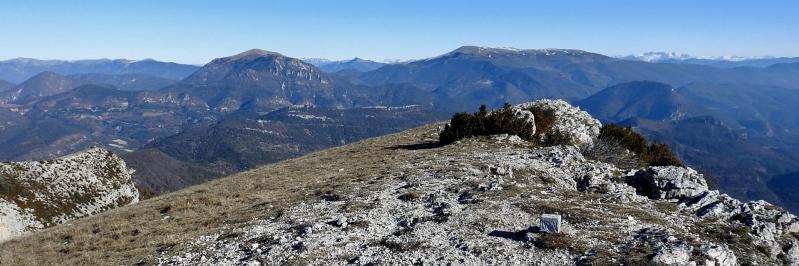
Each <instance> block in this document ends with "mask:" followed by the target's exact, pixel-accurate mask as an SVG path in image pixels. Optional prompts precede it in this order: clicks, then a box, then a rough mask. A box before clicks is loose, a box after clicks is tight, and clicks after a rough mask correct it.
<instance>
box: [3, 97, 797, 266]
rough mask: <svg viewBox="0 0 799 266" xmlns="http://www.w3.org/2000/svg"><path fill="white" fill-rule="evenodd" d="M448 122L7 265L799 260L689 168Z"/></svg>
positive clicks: (786, 233) (772, 221)
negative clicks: (597, 155)
mask: <svg viewBox="0 0 799 266" xmlns="http://www.w3.org/2000/svg"><path fill="white" fill-rule="evenodd" d="M557 113H561V114H570V113H574V112H557ZM558 119H561V118H558ZM562 119H568V118H562ZM439 127H440V125H430V126H426V127H422V128H418V129H414V130H409V131H405V132H402V133H398V134H393V135H388V136H384V137H378V138H372V139H368V140H364V141H361V142H357V143H354V144H350V145H347V146H343V147H339V148H334V149H329V150H325V151H321V152H317V153H313V154H310V155H306V156H303V157H300V158H297V159H292V160H288V161H284V162H280V163H276V164H273V165H270V166H266V167H262V168H259V169H256V170H253V171H248V172H244V173H240V174H237V175H234V176H231V177H227V178H223V179H219V180H215V181H211V182H209V183H206V184H203V185H199V186H195V187H191V188H188V189H186V190H182V191H178V192H176V193H170V194H166V195H163V196H160V197H156V198H153V199H150V200H145V201H142V202H140V203H139V204H135V205H131V206H127V207H123V208H120V209H116V210H113V211H110V212H106V213H103V214H99V215H96V216H92V217H89V218H86V219H81V220H77V221H74V222H72V223H71V225H70V226H58V227H54V228H52V229H50V230H46V231H43V232H40V233H37V234H35V235H32V236H30V237H27V238H24V239H17V240H12V241H9V242H6V243H3V244H1V245H0V260H1V261H3V262H8V263H12V264H50V263H55V262H58V263H67V264H71V263H84V264H85V263H89V264H134V263H139V264H142V263H144V264H157V263H163V264H180V265H184V264H185V265H188V264H226V263H230V264H245V263H256V262H258V261H260V263H267V264H291V263H296V264H344V263H353V264H368V263H386V264H392V263H414V262H419V263H431V264H435V263H448V262H451V263H454V264H457V263H462V264H475V263H481V264H489V263H494V264H504V263H512V262H522V263H525V264H546V265H563V264H567V265H568V264H599V265H604V264H614V263H626V264H635V265H638V264H645V263H664V264H689V263H690V262H691V261H693V262H697V261H699V262H703V261H704V262H714V263H715V265H737V264H739V263H740V264H747V263H752V264H778V263H796V262H797V259H799V257H797V256H794V255H793V254H797V253H796V252H799V245H798V244H797V243H799V242H798V241H797V239H796V237H795V236H794V234H792V233H794V232H799V224H798V222H797V218H796V217H795V216H793V215H791V214H789V213H786V212H784V211H782V210H780V209H779V208H776V207H774V206H772V205H770V204H768V203H765V202H762V201H757V202H741V201H738V200H736V199H733V198H730V197H729V196H726V195H724V194H720V193H718V192H717V191H708V190H707V185H706V183H705V181H704V179H703V178H702V176H701V175H699V174H697V173H696V172H695V171H693V170H691V169H688V168H680V167H651V168H644V169H633V170H632V171H624V170H622V169H617V168H615V167H614V166H612V165H610V164H607V163H603V162H597V161H591V160H587V159H585V158H584V157H583V156H582V155H581V154H580V153H579V151H578V150H577V148H576V147H573V146H568V145H566V146H552V147H539V146H535V145H532V144H530V143H526V142H523V141H519V140H518V139H516V140H514V139H513V138H509V137H508V136H498V137H490V138H473V139H467V140H463V141H460V142H457V143H455V144H451V145H447V146H438V145H435V140H436V138H437V132H438V128H439ZM575 134H576V133H575ZM647 182H649V183H647ZM542 213H556V214H560V215H561V216H562V219H563V221H562V233H561V234H546V233H542V232H541V231H540V229H541V227H540V226H541V224H539V222H538V216H539V215H540V214H542ZM65 239H68V241H64V240H65ZM110 252H114V253H113V254H114V256H106V255H107V254H110ZM30 253H35V254H38V255H39V256H27V254H30Z"/></svg>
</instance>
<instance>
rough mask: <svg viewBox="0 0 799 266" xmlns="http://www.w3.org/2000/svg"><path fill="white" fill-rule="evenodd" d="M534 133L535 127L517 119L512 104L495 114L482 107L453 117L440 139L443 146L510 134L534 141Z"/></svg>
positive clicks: (524, 119)
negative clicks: (480, 137)
mask: <svg viewBox="0 0 799 266" xmlns="http://www.w3.org/2000/svg"><path fill="white" fill-rule="evenodd" d="M534 133H535V128H534V127H533V125H532V124H529V123H527V119H526V118H522V117H517V116H516V112H515V110H513V108H512V107H511V105H510V104H505V106H504V107H502V109H499V110H497V111H493V112H488V111H487V110H486V106H485V105H482V106H480V110H479V111H478V112H476V113H473V114H469V113H456V114H455V115H453V116H452V120H451V121H450V123H449V124H447V125H446V126H445V127H444V130H443V131H441V134H439V138H438V139H439V141H440V142H441V143H442V144H450V143H453V142H455V141H458V140H461V139H464V138H468V137H474V136H488V135H495V134H509V135H517V136H519V137H521V138H522V139H525V140H532V136H533V135H534Z"/></svg>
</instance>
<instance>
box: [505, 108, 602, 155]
mask: <svg viewBox="0 0 799 266" xmlns="http://www.w3.org/2000/svg"><path fill="white" fill-rule="evenodd" d="M514 107H515V108H518V109H522V110H527V109H531V108H537V109H542V110H551V111H552V112H553V113H554V114H555V122H554V124H553V125H552V128H551V129H550V131H553V132H554V131H558V132H560V133H562V134H566V135H567V136H569V138H571V140H572V141H573V142H574V143H575V144H576V145H589V146H590V145H592V144H593V143H594V139H596V138H597V137H598V136H599V129H600V128H601V127H602V123H600V122H599V120H596V119H594V118H593V117H591V115H590V114H588V113H587V112H585V111H582V110H580V108H579V107H574V106H572V105H571V104H569V103H567V102H566V101H564V100H550V99H544V100H538V101H534V102H528V103H522V104H519V105H516V106H514ZM542 133H543V134H541V136H542V137H544V138H546V137H547V134H550V133H552V132H542Z"/></svg>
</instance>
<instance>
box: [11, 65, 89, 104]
mask: <svg viewBox="0 0 799 266" xmlns="http://www.w3.org/2000/svg"><path fill="white" fill-rule="evenodd" d="M85 83H86V82H84V81H79V80H74V79H71V78H67V77H64V76H62V75H59V74H56V73H54V72H49V71H46V72H42V73H39V74H37V75H36V76H33V77H32V78H30V79H28V80H26V81H25V82H23V83H21V84H19V85H17V86H15V87H14V88H13V89H11V90H7V91H6V92H2V93H0V104H8V103H15V102H16V103H25V102H29V101H32V100H34V99H36V98H39V97H45V96H51V95H56V94H59V93H62V92H66V91H68V90H71V89H73V88H75V87H78V86H80V85H83V84H85Z"/></svg>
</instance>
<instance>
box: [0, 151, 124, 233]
mask: <svg viewBox="0 0 799 266" xmlns="http://www.w3.org/2000/svg"><path fill="white" fill-rule="evenodd" d="M138 200H139V191H138V190H137V189H136V187H135V186H134V184H133V182H132V180H131V177H130V170H128V169H127V167H126V166H125V162H124V161H122V159H121V158H119V157H118V156H116V155H114V154H113V153H112V152H110V151H108V150H104V149H100V148H91V149H88V150H85V151H82V152H78V153H75V154H71V155H68V156H64V157H61V158H57V159H53V160H47V161H29V162H8V163H0V241H3V240H7V239H10V238H12V237H16V236H19V235H22V234H25V233H27V232H31V231H35V230H39V229H42V228H44V227H49V226H53V225H57V224H61V223H64V222H66V221H69V220H72V219H75V218H79V217H82V216H86V215H92V214H96V213H99V212H103V211H106V210H109V209H112V208H116V207H119V206H124V205H127V204H130V203H134V202H137V201H138Z"/></svg>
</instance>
